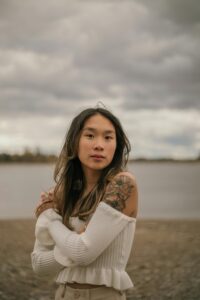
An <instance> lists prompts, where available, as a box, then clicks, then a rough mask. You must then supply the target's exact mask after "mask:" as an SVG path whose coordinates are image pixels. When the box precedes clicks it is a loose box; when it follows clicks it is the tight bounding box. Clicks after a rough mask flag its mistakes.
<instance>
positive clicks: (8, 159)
mask: <svg viewBox="0 0 200 300" xmlns="http://www.w3.org/2000/svg"><path fill="white" fill-rule="evenodd" d="M56 160H57V156H56V155H55V154H44V153H41V152H40V151H38V150H37V151H36V152H32V151H30V150H25V151H24V153H22V154H18V153H17V154H9V153H0V163H15V162H19V163H55V162H56ZM197 161H200V156H198V157H197V158H196V159H180V160H179V159H178V160H177V159H173V158H155V159H150V158H143V157H142V158H135V159H130V162H197Z"/></svg>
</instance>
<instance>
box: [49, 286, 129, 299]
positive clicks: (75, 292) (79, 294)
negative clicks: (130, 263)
mask: <svg viewBox="0 0 200 300" xmlns="http://www.w3.org/2000/svg"><path fill="white" fill-rule="evenodd" d="M55 300H126V294H125V292H122V291H118V290H116V289H114V288H111V287H106V286H105V287H102V286H101V287H97V288H92V289H75V288H71V287H69V286H67V285H64V284H60V285H59V286H58V288H57V290H56V295H55Z"/></svg>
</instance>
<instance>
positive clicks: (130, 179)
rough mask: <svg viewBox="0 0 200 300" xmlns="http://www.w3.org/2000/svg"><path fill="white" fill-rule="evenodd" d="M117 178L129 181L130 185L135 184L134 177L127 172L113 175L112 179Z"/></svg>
mask: <svg viewBox="0 0 200 300" xmlns="http://www.w3.org/2000/svg"><path fill="white" fill-rule="evenodd" d="M117 178H123V179H124V180H127V181H130V182H132V183H136V178H135V176H134V175H133V174H132V173H130V172H127V171H124V172H119V173H118V174H117V175H115V177H114V178H113V179H117Z"/></svg>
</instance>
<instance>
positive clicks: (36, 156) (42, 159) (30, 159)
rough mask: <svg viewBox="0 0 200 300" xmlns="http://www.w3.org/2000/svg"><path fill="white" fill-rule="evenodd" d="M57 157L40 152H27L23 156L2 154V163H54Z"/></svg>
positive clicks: (0, 161) (0, 154) (0, 159)
mask: <svg viewBox="0 0 200 300" xmlns="http://www.w3.org/2000/svg"><path fill="white" fill-rule="evenodd" d="M56 159H57V156H56V155H54V154H43V153H40V152H36V153H34V152H31V151H25V152H24V153H23V154H8V153H0V163H12V162H13V163H14V162H20V163H54V162H55V161H56Z"/></svg>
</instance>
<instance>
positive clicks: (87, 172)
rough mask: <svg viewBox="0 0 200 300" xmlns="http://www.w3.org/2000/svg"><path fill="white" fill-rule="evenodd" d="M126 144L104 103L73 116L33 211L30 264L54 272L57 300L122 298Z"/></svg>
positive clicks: (129, 217)
mask: <svg viewBox="0 0 200 300" xmlns="http://www.w3.org/2000/svg"><path fill="white" fill-rule="evenodd" d="M129 152H130V143H129V141H128V139H127V137H126V135H125V133H124V131H123V129H122V126H121V124H120V122H119V120H118V119H117V118H116V117H115V116H114V115H113V114H112V113H111V112H109V111H108V110H106V109H104V108H90V109H86V110H84V111H82V112H81V113H80V114H79V115H78V116H76V117H75V118H74V120H73V121H72V123H71V126H70V128H69V131H68V133H67V135H66V139H65V143H64V146H63V148H62V151H61V154H60V156H59V158H58V161H57V165H56V168H55V174H54V175H55V176H54V179H55V181H56V185H55V188H54V190H53V192H51V193H49V194H47V195H46V196H44V195H43V197H42V200H41V204H40V205H39V207H38V208H37V211H36V212H37V216H38V220H37V223H36V232H35V233H36V241H35V246H34V250H33V252H32V255H31V256H32V265H33V269H34V270H35V272H36V273H38V274H46V273H51V274H53V275H54V276H56V282H57V283H58V289H57V291H56V297H55V299H56V300H58V299H67V300H70V299H78V298H80V299H85V300H89V299H92V300H95V299H96V300H97V299H98V300H100V299H104V300H105V299H107V300H111V299H115V300H116V299H126V296H125V291H126V290H127V289H129V288H131V287H133V283H132V281H131V279H130V278H129V276H128V274H127V273H126V271H125V267H126V264H127V261H128V258H129V255H130V251H131V247H132V242H133V237H134V232H135V224H136V216H137V201H138V193H137V185H136V182H135V178H134V176H133V175H132V174H131V173H129V172H125V170H124V168H125V166H126V164H127V161H128V154H129Z"/></svg>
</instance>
